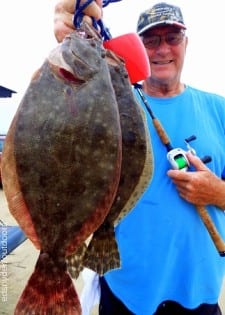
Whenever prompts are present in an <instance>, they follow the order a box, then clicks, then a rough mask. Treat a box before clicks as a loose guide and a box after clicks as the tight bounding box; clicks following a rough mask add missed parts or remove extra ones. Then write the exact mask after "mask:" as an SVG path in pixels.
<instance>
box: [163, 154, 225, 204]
mask: <svg viewBox="0 0 225 315" xmlns="http://www.w3.org/2000/svg"><path fill="white" fill-rule="evenodd" d="M187 158H188V160H189V162H190V164H191V165H192V166H194V168H195V170H196V171H195V172H183V171H180V170H169V171H168V172H167V175H168V176H169V177H170V178H171V179H172V181H173V183H174V184H175V185H176V187H177V190H178V192H179V194H180V196H181V197H182V198H184V199H185V200H187V201H188V202H191V203H193V204H195V205H199V206H205V205H209V204H213V205H216V206H218V207H219V208H221V209H225V182H224V181H223V180H222V179H220V178H219V177H217V176H216V175H215V174H214V173H212V172H211V171H210V169H209V168H208V167H207V166H206V165H205V164H204V163H203V162H202V161H201V160H200V159H199V158H198V157H197V156H194V155H193V154H191V153H188V154H187Z"/></svg>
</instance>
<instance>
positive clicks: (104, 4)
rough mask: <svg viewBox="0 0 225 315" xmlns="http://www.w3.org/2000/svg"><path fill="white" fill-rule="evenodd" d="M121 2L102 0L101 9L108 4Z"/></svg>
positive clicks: (117, 0)
mask: <svg viewBox="0 0 225 315" xmlns="http://www.w3.org/2000/svg"><path fill="white" fill-rule="evenodd" d="M119 1H122V0H103V1H102V7H103V8H105V7H106V6H107V5H108V4H110V3H112V2H119Z"/></svg>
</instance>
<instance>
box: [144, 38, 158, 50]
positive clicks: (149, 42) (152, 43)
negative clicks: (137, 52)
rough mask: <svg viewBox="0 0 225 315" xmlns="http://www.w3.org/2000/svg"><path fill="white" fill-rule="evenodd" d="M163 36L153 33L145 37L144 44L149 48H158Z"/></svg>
mask: <svg viewBox="0 0 225 315" xmlns="http://www.w3.org/2000/svg"><path fill="white" fill-rule="evenodd" d="M160 40H161V37H160V35H151V36H149V37H147V38H144V40H143V44H144V46H145V47H147V48H156V47H158V46H159V44H160Z"/></svg>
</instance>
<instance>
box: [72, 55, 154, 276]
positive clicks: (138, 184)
mask: <svg viewBox="0 0 225 315" xmlns="http://www.w3.org/2000/svg"><path fill="white" fill-rule="evenodd" d="M107 56H108V58H107V60H108V65H109V70H110V75H111V81H112V84H113V88H114V91H115V94H116V99H117V103H118V109H119V115H120V125H121V131H122V164H121V174H120V182H119V187H118V190H117V194H116V197H115V200H114V202H113V204H112V207H111V209H110V211H109V213H108V215H107V217H106V219H105V220H104V223H103V224H102V225H101V226H100V227H99V228H98V230H97V231H95V232H94V234H93V237H92V239H91V241H90V243H89V244H88V247H87V250H86V252H85V254H84V258H83V266H84V267H88V268H90V269H92V270H94V271H96V272H97V273H98V274H100V275H102V274H104V273H105V272H107V271H108V270H110V269H115V268H119V267H120V256H119V251H118V247H117V243H116V241H115V235H114V227H115V225H117V224H118V222H119V221H120V220H121V219H122V218H123V217H124V216H126V215H127V214H128V212H129V211H131V209H132V208H133V207H134V205H135V204H136V202H137V201H138V200H139V198H140V197H141V195H142V194H143V193H144V191H145V189H146V187H147V186H148V185H149V183H150V181H151V177H152V168H153V167H152V166H153V162H152V154H151V152H152V151H151V143H150V136H149V133H148V130H147V128H146V125H147V123H146V117H145V115H144V112H143V110H142V108H141V106H140V105H139V104H138V102H137V100H136V99H135V97H134V93H133V90H132V87H131V83H130V81H129V76H128V73H127V70H126V68H125V64H124V62H123V61H122V60H121V59H118V60H117V62H116V63H115V58H110V52H109V51H108V52H107ZM67 260H68V259H67ZM70 264H71V263H70ZM69 267H70V265H69ZM69 269H70V268H69Z"/></svg>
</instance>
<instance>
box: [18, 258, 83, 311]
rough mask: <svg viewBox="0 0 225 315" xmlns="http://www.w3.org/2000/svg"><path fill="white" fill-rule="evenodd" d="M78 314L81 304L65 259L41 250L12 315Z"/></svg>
mask: <svg viewBox="0 0 225 315" xmlns="http://www.w3.org/2000/svg"><path fill="white" fill-rule="evenodd" d="M31 314H32V315H48V314H54V315H81V306H80V302H79V298H78V295H77V292H76V290H75V288H74V285H73V282H72V279H71V277H70V276H69V274H68V273H67V271H66V264H65V262H63V263H61V264H59V263H58V264H56V263H55V262H54V261H53V260H52V259H51V258H50V256H49V255H48V254H47V253H41V254H40V256H39V258H38V261H37V264H36V267H35V270H34V272H33V274H32V275H31V277H30V279H29V280H28V282H27V285H26V287H25V289H24V291H23V293H22V295H21V297H20V299H19V301H18V303H17V305H16V309H15V312H14V315H31Z"/></svg>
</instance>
